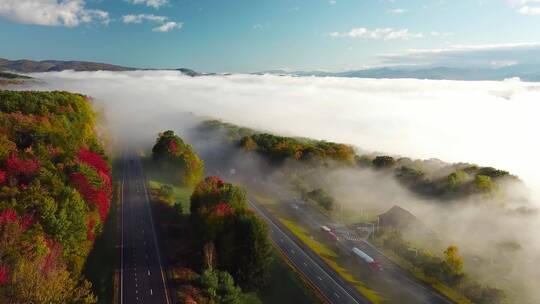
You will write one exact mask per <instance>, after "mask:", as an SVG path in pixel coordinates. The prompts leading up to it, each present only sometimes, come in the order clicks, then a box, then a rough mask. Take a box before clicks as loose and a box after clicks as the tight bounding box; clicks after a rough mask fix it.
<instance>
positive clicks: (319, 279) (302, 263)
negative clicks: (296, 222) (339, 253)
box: [249, 198, 370, 304]
mask: <svg viewBox="0 0 540 304" xmlns="http://www.w3.org/2000/svg"><path fill="white" fill-rule="evenodd" d="M249 203H250V205H251V207H252V208H253V209H254V210H255V211H257V213H258V214H259V215H260V216H261V217H262V218H263V219H264V220H265V221H266V223H267V224H268V228H269V231H270V237H271V238H272V240H273V241H274V243H275V244H276V245H277V246H278V247H279V248H280V250H281V252H282V253H283V254H285V255H286V256H287V257H288V259H289V261H290V262H291V263H292V264H293V265H294V266H295V267H296V269H298V270H299V271H300V272H301V273H302V275H303V276H304V277H305V278H307V279H308V280H309V281H310V282H311V283H312V284H313V285H314V286H315V287H316V288H317V289H318V291H319V292H320V293H321V294H322V295H323V297H324V298H325V299H326V301H327V302H329V303H336V304H338V303H340V304H349V303H358V304H367V303H370V302H369V301H368V300H367V299H365V298H364V297H363V296H362V295H361V294H360V293H358V292H357V291H356V289H354V287H353V286H352V285H351V284H349V283H348V282H346V281H344V280H343V279H342V278H341V276H340V275H339V274H337V273H336V272H335V271H334V270H333V269H331V268H330V267H329V266H328V265H327V264H326V263H325V262H324V261H323V260H322V259H321V258H320V257H319V256H318V255H317V254H315V253H314V252H313V251H311V250H310V249H309V248H308V247H307V246H305V244H303V243H302V242H301V241H300V240H298V239H297V238H296V237H295V236H294V235H292V233H291V232H290V231H288V230H287V229H286V228H285V227H283V226H282V225H281V224H280V223H279V222H278V221H277V220H276V219H275V218H274V217H273V216H272V215H271V214H269V213H268V212H267V211H266V210H265V209H264V208H263V207H261V206H259V205H258V204H257V203H256V201H255V200H254V199H253V198H250V200H249Z"/></svg>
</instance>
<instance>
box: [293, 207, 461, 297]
mask: <svg viewBox="0 0 540 304" xmlns="http://www.w3.org/2000/svg"><path fill="white" fill-rule="evenodd" d="M291 207H292V210H291V211H294V212H296V213H297V214H298V215H300V218H302V219H303V221H304V223H305V224H306V225H309V226H311V227H312V228H315V229H318V228H319V227H321V226H322V225H325V226H328V227H339V229H337V230H336V233H337V235H338V236H339V237H340V240H339V241H338V243H339V246H338V247H339V248H341V249H342V250H343V251H344V252H346V253H350V252H351V251H352V249H353V248H354V247H357V248H359V249H360V250H362V251H363V252H365V253H367V254H368V255H369V256H370V257H372V258H374V259H375V260H376V261H377V262H379V263H380V265H381V266H382V269H383V271H381V272H378V273H376V275H378V276H380V278H381V279H383V280H384V282H385V283H384V284H385V285H387V286H389V287H390V289H392V290H394V291H395V292H396V293H398V294H399V295H400V297H401V301H402V303H429V304H450V303H452V301H450V300H448V299H447V298H445V297H444V296H442V295H441V294H439V293H438V292H437V291H436V290H434V289H433V288H432V287H430V286H427V285H425V284H424V283H422V282H420V281H419V280H418V279H416V278H415V277H414V276H413V275H411V274H410V273H409V272H407V271H406V270H404V269H402V268H401V267H399V266H398V265H396V264H395V263H393V262H392V261H390V260H389V259H388V258H387V257H386V256H384V254H383V253H382V252H380V251H379V250H378V249H376V248H375V247H374V246H372V245H371V244H370V243H369V242H368V241H367V240H365V239H363V238H353V239H349V240H347V239H345V237H343V236H344V235H349V236H350V235H355V234H356V233H355V232H354V231H352V230H351V229H349V228H347V227H346V226H343V225H340V224H339V223H337V222H335V221H332V220H331V219H329V218H328V217H326V216H324V215H322V214H321V213H319V212H318V211H316V210H313V208H311V207H310V205H309V204H308V203H306V202H302V201H300V200H296V201H294V202H293V203H292V204H291ZM359 263H362V262H361V261H359Z"/></svg>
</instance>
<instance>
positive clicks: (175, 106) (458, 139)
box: [33, 71, 540, 190]
mask: <svg viewBox="0 0 540 304" xmlns="http://www.w3.org/2000/svg"><path fill="white" fill-rule="evenodd" d="M33 76H35V77H38V78H41V79H44V80H45V81H46V84H44V85H43V87H42V88H43V89H65V90H71V91H78V92H81V93H84V94H87V95H90V96H92V97H94V98H95V100H96V102H97V103H98V104H99V106H101V107H103V108H104V109H105V115H106V117H107V120H108V124H109V125H110V127H112V128H113V130H114V131H115V132H117V134H118V135H119V136H122V137H130V138H131V139H139V138H141V137H143V138H144V137H148V136H149V137H151V138H154V137H155V132H156V131H157V130H161V129H163V128H167V127H170V128H172V127H175V126H176V127H177V126H178V123H179V121H178V118H176V114H177V113H179V112H192V113H194V114H196V115H206V116H211V117H215V118H221V119H224V120H227V121H230V122H233V123H236V124H238V125H243V126H247V127H252V128H257V129H261V130H268V131H273V132H278V133H281V134H286V135H296V136H305V137H312V138H316V139H325V140H332V141H336V142H343V143H350V144H353V145H356V146H358V147H360V148H362V149H365V150H368V151H381V152H384V153H389V154H396V155H404V156H409V157H416V158H439V159H442V160H444V161H448V162H462V161H465V162H473V163H477V164H479V165H483V166H494V167H497V168H500V169H504V170H508V171H510V172H511V173H513V174H516V175H518V176H520V177H521V178H522V179H523V180H524V181H525V182H526V183H527V184H529V185H530V187H531V188H533V189H534V190H535V189H539V188H540V175H539V174H537V172H536V170H535V167H536V166H535V163H536V158H537V156H538V155H540V153H539V152H540V143H539V142H538V141H537V140H535V138H536V136H537V134H536V132H537V130H540V120H538V118H537V115H538V113H540V103H539V102H538V100H540V84H536V83H526V82H521V81H519V80H508V81H499V82H497V81H481V82H480V81H477V82H467V81H434V80H415V79H401V80H395V79H394V80H386V79H382V80H378V79H353V78H315V77H285V76H269V75H266V76H255V75H230V76H203V77H188V76H185V75H183V74H181V73H179V72H175V71H135V72H121V73H119V72H104V71H100V72H71V71H64V72H53V73H41V74H34V75H33ZM146 139H148V138H145V140H146Z"/></svg>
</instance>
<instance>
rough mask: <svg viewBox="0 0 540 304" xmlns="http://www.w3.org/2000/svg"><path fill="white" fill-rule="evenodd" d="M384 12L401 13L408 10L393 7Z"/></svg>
mask: <svg viewBox="0 0 540 304" xmlns="http://www.w3.org/2000/svg"><path fill="white" fill-rule="evenodd" d="M386 12H387V13H388V14H393V15H400V14H403V13H406V12H408V10H406V9H403V8H394V9H389V10H387V11H386Z"/></svg>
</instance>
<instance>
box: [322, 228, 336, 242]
mask: <svg viewBox="0 0 540 304" xmlns="http://www.w3.org/2000/svg"><path fill="white" fill-rule="evenodd" d="M321 230H322V231H323V232H325V233H326V235H328V236H329V237H330V238H331V239H332V240H333V241H339V237H338V236H337V235H336V234H335V233H334V231H332V229H330V228H328V226H321Z"/></svg>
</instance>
